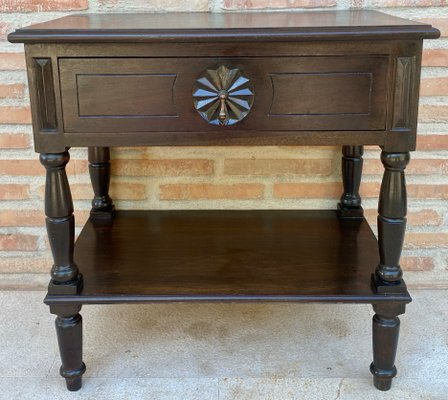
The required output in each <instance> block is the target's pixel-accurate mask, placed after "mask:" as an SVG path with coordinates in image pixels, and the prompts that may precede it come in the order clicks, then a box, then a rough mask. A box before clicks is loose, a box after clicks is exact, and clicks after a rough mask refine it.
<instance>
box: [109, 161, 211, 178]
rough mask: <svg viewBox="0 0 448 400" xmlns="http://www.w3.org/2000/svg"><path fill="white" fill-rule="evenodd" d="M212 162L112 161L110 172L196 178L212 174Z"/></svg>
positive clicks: (123, 174) (119, 174)
mask: <svg viewBox="0 0 448 400" xmlns="http://www.w3.org/2000/svg"><path fill="white" fill-rule="evenodd" d="M213 166H214V163H213V161H212V160H202V159H175V160H114V161H113V162H112V171H113V174H114V175H118V176H196V175H210V174H212V173H213V169H214V168H213Z"/></svg>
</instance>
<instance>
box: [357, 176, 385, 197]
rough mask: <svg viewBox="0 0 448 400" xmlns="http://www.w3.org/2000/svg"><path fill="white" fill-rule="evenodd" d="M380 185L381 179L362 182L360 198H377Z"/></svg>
mask: <svg viewBox="0 0 448 400" xmlns="http://www.w3.org/2000/svg"><path fill="white" fill-rule="evenodd" d="M380 185H381V180H378V182H362V183H361V187H360V189H359V193H360V195H361V197H362V198H372V197H373V198H378V195H379V194H380Z"/></svg>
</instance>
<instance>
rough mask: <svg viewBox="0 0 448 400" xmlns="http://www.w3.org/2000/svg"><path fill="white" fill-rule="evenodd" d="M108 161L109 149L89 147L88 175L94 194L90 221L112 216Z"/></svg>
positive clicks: (112, 207) (107, 218) (106, 218)
mask: <svg viewBox="0 0 448 400" xmlns="http://www.w3.org/2000/svg"><path fill="white" fill-rule="evenodd" d="M109 160H110V151H109V147H89V173H90V180H91V182H92V187H93V192H94V198H93V200H92V210H91V211H90V218H91V219H92V220H110V219H112V218H113V215H114V205H113V203H112V199H111V198H110V196H109V184H110V162H109Z"/></svg>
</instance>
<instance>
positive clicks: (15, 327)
mask: <svg viewBox="0 0 448 400" xmlns="http://www.w3.org/2000/svg"><path fill="white" fill-rule="evenodd" d="M412 294H413V297H414V302H413V303H411V304H410V305H409V307H408V311H407V313H406V314H405V315H404V316H403V317H402V326H401V341H400V346H399V353H398V359H397V367H398V369H399V375H398V377H397V378H396V379H395V382H394V386H393V388H392V389H391V390H390V391H389V392H385V393H384V392H379V391H377V390H376V389H374V388H373V386H372V383H371V377H370V373H369V371H368V365H369V364H370V361H371V344H370V319H371V316H372V315H373V312H372V310H371V307H370V306H368V305H325V304H286V303H281V304H272V303H270V304H269V303H268V304H154V305H117V306H85V307H84V308H83V310H82V315H83V317H84V361H85V362H86V364H87V372H86V374H85V375H84V376H85V378H84V386H83V388H82V389H81V390H80V391H79V392H77V393H70V392H67V391H66V389H65V385H64V381H63V379H62V378H59V377H58V368H59V355H58V352H57V345H56V338H55V333H54V327H53V319H54V317H53V316H51V315H50V314H49V313H48V309H47V307H46V306H44V305H43V304H42V299H43V296H44V293H43V292H36V291H34V292H33V291H28V292H26V291H15V292H14V291H10V292H8V291H4V292H0V307H1V308H0V309H1V314H0V327H1V328H0V399H1V400H9V399H20V400H25V399H33V400H35V399H58V400H63V399H73V400H74V399H92V400H102V399H107V400H113V399H151V400H177V399H179V400H180V399H182V400H191V399H198V400H209V399H213V400H217V399H219V400H228V399H229V400H230V399H232V400H246V399H250V400H252V399H275V400H289V399H300V400H302V399H304V400H312V399H318V400H326V399H329V400H336V399H340V400H349V399H350V400H352V399H353V400H374V399H381V400H390V399H394V400H395V399H397V400H408V399H409V400H420V399H422V400H423V399H425V400H427V399H440V400H447V399H448V291H443V290H420V291H418V290H414V291H413V293H412Z"/></svg>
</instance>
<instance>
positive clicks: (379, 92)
mask: <svg viewBox="0 0 448 400" xmlns="http://www.w3.org/2000/svg"><path fill="white" fill-rule="evenodd" d="M219 65H225V66H227V67H230V68H238V69H240V70H242V71H243V72H244V75H245V76H246V77H247V78H248V79H249V80H250V82H251V84H252V85H253V90H254V103H253V106H252V109H251V111H250V112H249V114H248V116H247V117H246V118H245V119H244V120H242V121H240V122H238V123H236V124H235V125H232V126H216V125H210V124H209V123H208V122H207V121H205V120H204V119H203V118H202V117H201V116H200V115H199V114H198V112H197V111H196V109H195V108H194V105H193V96H192V94H193V86H194V85H195V82H196V79H197V78H198V76H199V75H200V74H201V73H202V72H203V71H205V70H206V69H207V68H216V67H217V66H219ZM388 67H389V58H388V57H387V56H382V55H372V56H303V57H299V56H297V57H237V58H230V57H229V58H227V57H220V58H217V57H198V58H61V59H59V71H60V84H61V94H62V108H63V118H64V129H65V131H66V132H80V133H81V132H123V133H126V132H151V131H153V132H154V131H166V132H169V131H184V132H187V131H190V132H204V131H216V130H219V131H223V130H224V131H229V132H231V131H238V130H257V131H260V132H262V131H287V130H296V131H312V130H364V131H365V130H383V129H385V123H386V112H387V100H388V98H387V90H386V88H387V76H388Z"/></svg>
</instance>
